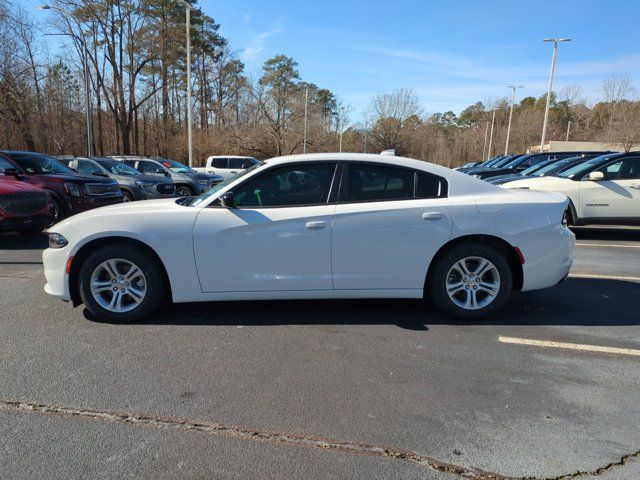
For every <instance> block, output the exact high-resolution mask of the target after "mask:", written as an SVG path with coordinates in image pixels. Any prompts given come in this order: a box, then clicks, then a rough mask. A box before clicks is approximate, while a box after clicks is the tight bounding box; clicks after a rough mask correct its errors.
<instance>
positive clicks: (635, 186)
mask: <svg viewBox="0 0 640 480" xmlns="http://www.w3.org/2000/svg"><path fill="white" fill-rule="evenodd" d="M629 186H630V187H631V188H635V189H636V190H640V183H634V184H633V185H629Z"/></svg>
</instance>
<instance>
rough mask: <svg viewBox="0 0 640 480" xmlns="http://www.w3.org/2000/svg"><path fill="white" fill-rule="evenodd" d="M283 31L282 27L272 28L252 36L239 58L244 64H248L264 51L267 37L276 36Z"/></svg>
mask: <svg viewBox="0 0 640 480" xmlns="http://www.w3.org/2000/svg"><path fill="white" fill-rule="evenodd" d="M282 31H283V28H282V27H277V28H274V29H273V30H267V31H265V32H262V33H259V34H257V35H256V36H254V37H253V38H252V39H251V41H249V44H248V45H247V46H246V47H245V48H244V49H243V50H242V51H241V52H240V58H241V59H242V60H243V61H245V62H250V61H253V60H255V59H256V57H257V56H258V55H259V54H260V52H262V51H263V50H264V46H265V43H266V42H267V40H268V39H269V37H271V36H273V35H276V34H278V33H280V32H282Z"/></svg>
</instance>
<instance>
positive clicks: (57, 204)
mask: <svg viewBox="0 0 640 480" xmlns="http://www.w3.org/2000/svg"><path fill="white" fill-rule="evenodd" d="M51 202H52V203H53V212H51V216H52V217H53V222H52V225H53V224H55V223H58V222H59V221H60V220H62V219H63V218H64V217H65V209H64V207H63V205H62V202H61V201H60V200H58V199H57V198H56V197H54V196H53V195H52V196H51Z"/></svg>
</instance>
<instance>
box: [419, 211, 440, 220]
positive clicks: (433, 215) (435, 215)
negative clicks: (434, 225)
mask: <svg viewBox="0 0 640 480" xmlns="http://www.w3.org/2000/svg"><path fill="white" fill-rule="evenodd" d="M422 218H423V220H427V221H429V220H440V219H441V218H442V212H424V213H423V214H422Z"/></svg>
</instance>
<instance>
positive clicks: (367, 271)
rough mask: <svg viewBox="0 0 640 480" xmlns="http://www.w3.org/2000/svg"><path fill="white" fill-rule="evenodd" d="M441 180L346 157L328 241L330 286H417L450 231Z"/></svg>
mask: <svg viewBox="0 0 640 480" xmlns="http://www.w3.org/2000/svg"><path fill="white" fill-rule="evenodd" d="M452 216H453V207H452V205H451V202H450V200H449V198H447V183H446V181H445V180H444V179H442V178H440V177H437V176H435V175H431V174H429V173H427V172H422V171H416V170H413V169H410V168H404V167H399V166H389V165H388V164H380V163H369V162H366V163H365V162H351V163H349V164H347V166H346V169H345V172H344V173H343V176H342V186H341V190H340V199H339V202H338V206H337V207H336V213H335V217H334V222H333V236H332V242H331V250H332V266H333V283H334V288H335V289H336V290H363V289H364V290H399V289H416V290H418V289H419V290H421V289H422V288H423V286H424V281H425V276H426V272H427V268H428V266H429V263H430V262H431V259H432V258H433V256H434V255H435V253H436V252H437V250H438V249H439V248H440V247H441V246H442V245H443V244H444V243H445V242H447V241H448V240H449V238H450V236H451V226H452Z"/></svg>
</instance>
